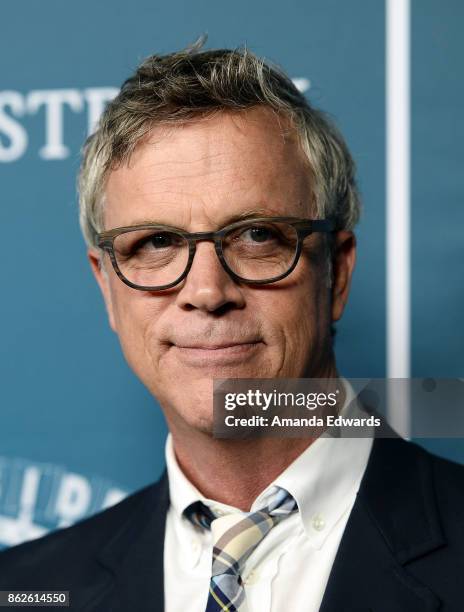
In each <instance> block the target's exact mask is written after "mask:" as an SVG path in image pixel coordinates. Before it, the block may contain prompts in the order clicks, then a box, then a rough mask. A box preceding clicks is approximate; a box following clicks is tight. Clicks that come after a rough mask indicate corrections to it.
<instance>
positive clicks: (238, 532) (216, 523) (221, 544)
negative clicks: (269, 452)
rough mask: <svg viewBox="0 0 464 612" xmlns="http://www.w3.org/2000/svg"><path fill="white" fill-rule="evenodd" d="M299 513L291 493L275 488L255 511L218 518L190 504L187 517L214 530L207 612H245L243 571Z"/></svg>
mask: <svg viewBox="0 0 464 612" xmlns="http://www.w3.org/2000/svg"><path fill="white" fill-rule="evenodd" d="M297 510H298V506H297V504H296V501H295V500H294V499H293V497H292V496H291V495H290V493H289V492H288V491H286V490H285V489H282V488H281V487H277V486H275V485H274V486H273V487H271V489H269V491H268V494H267V496H266V503H265V505H264V506H263V507H262V508H260V509H259V510H257V511H255V512H234V513H232V514H227V515H226V516H221V517H216V516H215V515H214V513H213V512H212V511H211V510H210V509H209V508H208V507H207V506H205V504H203V503H202V502H195V503H193V504H190V506H188V507H187V508H186V509H185V510H184V514H185V516H186V517H187V518H188V519H189V520H190V521H191V522H192V523H193V524H194V525H197V526H200V527H204V528H207V529H211V531H212V535H213V564H212V572H211V581H210V585H209V595H208V602H207V605H206V612H238V611H240V612H244V611H245V610H246V604H245V589H244V586H243V581H242V577H241V575H240V574H241V571H242V569H243V566H244V565H245V562H246V560H247V559H248V557H249V556H250V555H251V553H252V552H253V551H254V549H255V548H256V547H257V546H258V544H259V543H260V542H261V540H262V539H263V538H264V537H265V536H266V535H267V534H268V533H269V531H270V530H271V529H272V528H273V527H274V526H275V525H277V523H279V522H280V521H281V520H282V519H284V518H285V517H287V516H289V515H290V514H291V513H292V512H295V511H297Z"/></svg>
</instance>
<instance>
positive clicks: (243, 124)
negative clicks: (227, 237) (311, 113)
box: [104, 107, 312, 231]
mask: <svg viewBox="0 0 464 612" xmlns="http://www.w3.org/2000/svg"><path fill="white" fill-rule="evenodd" d="M311 182H312V180H311V173H310V170H309V166H308V162H307V160H306V158H305V156H304V154H303V152H302V151H301V148H300V145H299V142H298V138H297V134H296V132H295V130H294V129H293V128H292V126H291V125H290V124H289V122H288V120H286V119H283V118H282V117H278V116H277V115H276V114H275V113H273V112H272V111H271V110H270V109H266V108H264V107H256V108H254V109H250V110H247V111H246V112H240V113H225V112H221V113H218V114H217V115H214V116H212V117H208V118H204V119H201V120H197V121H194V122H189V123H186V124H184V125H181V126H173V127H156V128H154V129H152V131H151V132H150V134H149V136H148V137H147V138H146V139H144V141H143V142H142V143H140V144H139V145H138V146H137V148H136V149H135V151H134V153H133V154H132V156H131V158H130V159H129V161H128V162H127V163H125V164H123V165H121V166H119V167H118V168H117V169H115V170H113V171H112V172H111V173H110V175H109V177H108V181H107V186H106V193H105V195H106V198H105V210H104V213H105V227H106V229H109V228H112V227H120V226H123V225H134V224H137V223H145V222H149V221H155V222H159V223H168V224H171V225H176V226H178V227H182V228H184V229H187V230H190V231H195V230H200V229H203V228H207V229H213V228H214V227H221V225H223V224H224V223H225V222H227V221H228V220H229V218H232V217H234V216H238V215H240V214H243V213H246V212H248V211H253V210H256V211H259V212H260V213H263V214H272V215H290V216H308V215H309V212H310V211H309V206H310V198H311Z"/></svg>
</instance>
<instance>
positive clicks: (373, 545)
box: [0, 45, 464, 612]
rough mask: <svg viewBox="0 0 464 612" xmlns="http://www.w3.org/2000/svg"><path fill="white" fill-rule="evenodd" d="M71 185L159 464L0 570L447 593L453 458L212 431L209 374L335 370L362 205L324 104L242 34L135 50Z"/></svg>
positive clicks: (100, 589)
mask: <svg viewBox="0 0 464 612" xmlns="http://www.w3.org/2000/svg"><path fill="white" fill-rule="evenodd" d="M80 198H81V226H82V229H83V233H84V236H85V238H86V240H87V243H88V245H89V251H88V254H89V260H90V263H91V266H92V270H93V273H94V275H95V277H96V280H97V282H98V284H99V286H100V289H101V291H102V294H103V297H104V301H105V304H106V308H107V311H108V317H109V323H110V325H111V327H112V329H113V330H114V331H115V332H116V333H117V334H118V337H119V339H120V342H121V347H122V350H123V352H124V354H125V357H126V359H127V361H128V363H129V365H130V367H131V368H132V369H133V370H134V372H135V373H136V375H137V376H138V377H139V378H140V380H141V381H142V382H143V384H144V385H146V387H147V388H148V389H149V390H150V391H151V393H152V394H153V396H154V397H156V398H157V400H158V401H159V403H160V405H161V407H162V409H163V411H164V414H165V417H166V421H167V423H168V426H169V430H170V434H169V437H168V440H167V445H166V460H167V473H165V474H164V475H163V477H162V478H161V480H160V481H159V482H158V483H156V484H154V485H152V486H150V487H147V488H145V489H143V490H142V491H139V492H137V493H135V494H134V495H131V496H129V497H128V498H127V499H125V500H124V501H122V502H121V503H119V504H117V505H116V506H114V507H112V508H110V509H108V510H106V511H104V512H102V513H99V514H98V515H96V516H94V517H91V518H90V519H87V520H85V521H82V522H80V523H79V524H77V525H75V526H73V527H70V528H67V529H64V530H61V531H58V532H55V533H53V534H51V535H48V536H46V537H45V538H41V539H39V540H37V541H34V542H30V543H26V544H23V545H21V546H18V547H15V548H13V549H10V550H9V551H6V552H5V553H4V554H3V555H2V556H0V587H1V588H2V589H4V590H5V589H10V590H14V589H16V590H18V589H23V590H24V589H29V590H32V589H40V590H67V591H69V592H70V598H71V608H72V609H75V610H88V611H90V610H92V611H97V610H98V611H102V612H109V611H116V610H118V611H124V612H132V611H134V612H143V611H149V610H152V611H155V610H166V611H167V612H174V611H180V610H188V611H190V610H192V611H196V610H205V609H206V610H208V611H212V610H230V611H233V610H240V611H243V610H249V611H257V610H259V611H271V610H272V611H273V612H275V611H278V612H281V611H287V610H290V611H293V610H307V611H308V612H315V611H316V610H319V609H320V610H322V611H324V612H346V611H349V610H353V611H354V610H356V611H359V610H363V611H367V610H375V611H376V612H415V611H419V610H421V611H423V610H430V611H432V610H438V609H441V610H461V609H462V605H461V597H460V593H461V589H460V588H459V586H458V584H457V582H458V581H457V578H458V576H459V575H460V574H461V573H462V570H463V569H464V567H463V552H464V521H463V518H462V517H463V515H462V510H461V508H462V507H463V502H464V493H463V487H462V485H463V484H464V470H463V468H462V467H460V466H458V465H455V464H452V463H451V462H448V461H445V460H442V459H439V458H437V457H434V456H432V455H430V454H428V453H427V452H426V451H424V450H421V449H420V448H419V447H417V446H416V445H414V444H410V443H407V442H405V441H403V440H401V439H400V438H398V437H396V438H394V439H384V438H380V437H376V438H375V440H373V439H372V438H371V437H368V438H359V439H356V438H338V439H336V438H330V437H319V438H317V439H312V438H285V437H282V438H270V437H260V438H258V439H256V438H255V439H243V440H230V439H222V438H221V439H220V438H215V437H214V436H213V435H212V430H213V403H212V381H213V379H219V378H254V379H256V378H267V379H280V378H302V377H305V378H321V379H333V378H336V377H338V372H337V369H336V364H335V359H334V353H333V347H332V335H333V333H332V325H333V323H334V322H335V321H337V320H339V319H340V317H341V316H342V313H343V310H344V307H345V304H346V302H347V299H348V293H349V288H350V280H351V275H352V272H353V268H354V264H355V246H356V245H355V238H354V234H353V233H352V230H353V227H354V225H355V223H356V221H357V219H358V216H359V200H358V195H357V191H356V186H355V181H354V166H353V162H352V160H351V157H350V154H349V152H348V150H347V148H346V145H345V144H344V141H343V139H342V138H341V136H340V135H339V134H338V133H337V131H336V130H335V129H334V128H333V127H332V126H331V124H330V123H329V121H328V120H327V119H326V118H325V117H324V115H323V114H322V113H320V112H319V111H316V110H314V109H313V108H311V107H310V106H309V105H308V103H307V101H306V100H305V98H304V97H303V96H302V95H301V94H300V93H299V92H298V91H297V89H296V88H295V87H294V86H293V84H292V83H291V81H290V80H289V79H288V78H287V77H286V76H285V75H284V74H283V73H282V72H281V71H280V70H278V69H277V68H275V67H272V66H270V65H267V64H265V63H264V62H263V61H262V60H260V59H258V58H257V57H255V56H254V55H253V54H251V53H250V52H248V51H227V50H216V51H206V52H205V51H201V48H200V46H199V45H197V46H194V47H193V48H191V49H189V50H187V51H183V52H180V53H175V54H171V55H166V56H153V57H150V58H148V59H147V60H146V61H145V62H144V63H143V64H142V65H141V66H140V67H139V68H138V69H137V71H136V73H135V74H134V75H133V76H132V77H131V78H130V79H129V80H128V81H126V83H125V84H124V86H123V88H122V90H121V93H120V94H119V95H118V97H117V98H116V99H115V100H114V101H113V102H112V103H111V104H110V105H109V107H108V109H107V110H106V111H105V113H104V114H103V116H102V119H101V121H100V124H99V126H98V129H97V131H96V133H95V134H94V135H93V136H92V137H91V138H90V139H89V141H88V143H87V145H86V147H85V150H84V159H83V165H82V171H81V179H80ZM343 389H344V391H343V393H344V397H343V398H342V402H341V406H343V410H346V407H347V406H348V405H349V404H350V402H351V401H352V400H353V390H352V389H351V387H350V385H349V384H348V383H347V382H346V381H345V383H344V387H343Z"/></svg>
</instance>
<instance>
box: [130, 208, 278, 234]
mask: <svg viewBox="0 0 464 612" xmlns="http://www.w3.org/2000/svg"><path fill="white" fill-rule="evenodd" d="M283 216H288V215H283V214H282V211H277V210H272V209H269V208H251V209H249V210H245V211H242V212H240V213H237V214H234V215H228V216H227V217H225V218H224V219H223V220H222V222H221V223H220V224H218V226H217V227H218V228H221V227H225V226H226V225H230V224H231V223H235V222H236V221H246V220H247V219H255V218H256V217H269V218H272V217H283ZM137 225H166V226H169V227H177V228H178V229H182V230H184V231H188V230H187V229H185V228H182V227H179V226H177V225H175V224H173V223H167V222H166V221H160V220H159V219H153V218H152V219H137V220H135V221H134V222H133V223H131V224H130V226H129V227H131V226H134V227H135V226H137Z"/></svg>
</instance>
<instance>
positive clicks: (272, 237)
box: [223, 221, 298, 281]
mask: <svg viewBox="0 0 464 612" xmlns="http://www.w3.org/2000/svg"><path fill="white" fill-rule="evenodd" d="M297 245H298V235H297V232H296V230H295V228H294V227H292V226H291V225H288V224H287V223H279V222H274V221H269V222H268V221H265V222H263V221H253V222H250V223H249V224H247V225H242V226H240V227H238V228H234V229H233V230H231V231H230V232H229V233H228V234H226V236H225V237H224V240H223V253H224V258H225V260H226V262H227V265H228V266H229V267H230V269H231V270H232V271H233V272H235V274H237V275H238V276H240V277H241V278H243V279H245V280H250V281H257V280H267V279H272V278H276V277H278V276H280V275H281V274H285V272H287V271H288V270H289V268H290V267H291V265H292V264H293V261H294V259H295V254H296V250H297Z"/></svg>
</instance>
